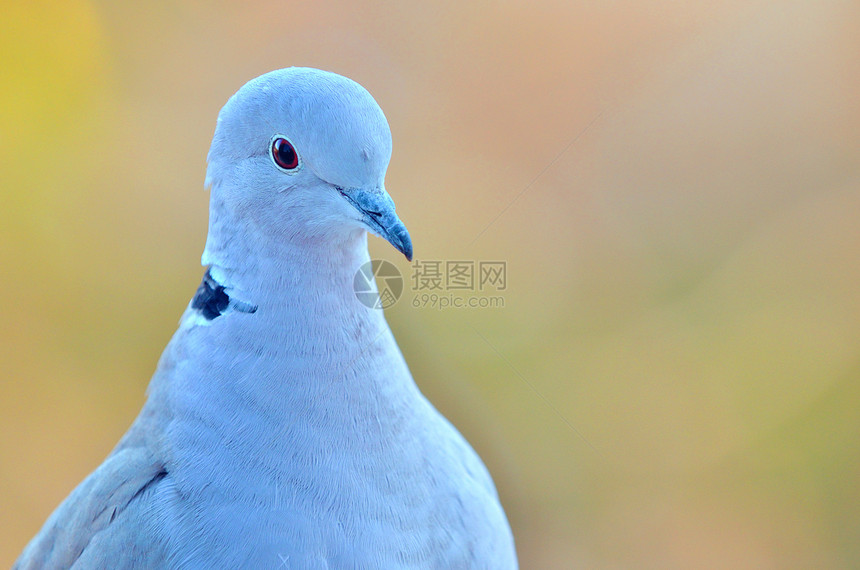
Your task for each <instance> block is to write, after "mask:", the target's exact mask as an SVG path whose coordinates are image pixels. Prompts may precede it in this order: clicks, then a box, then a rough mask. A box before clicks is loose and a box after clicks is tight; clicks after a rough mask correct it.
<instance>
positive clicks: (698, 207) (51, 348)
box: [0, 0, 860, 569]
mask: <svg viewBox="0 0 860 570" xmlns="http://www.w3.org/2000/svg"><path fill="white" fill-rule="evenodd" d="M700 4H701V5H700ZM858 29H860V9H858V6H857V4H856V3H853V2H846V1H836V0H822V1H819V2H800V1H793V0H788V1H785V0H783V1H779V2H777V1H763V0H753V1H747V2H739V1H722V2H710V3H689V2H678V1H670V0H656V1H649V2H645V1H633V2H560V1H556V2H525V1H522V2H520V1H510V2H496V3H486V2H482V3H475V2H473V3H462V2H440V3H424V2H420V3H419V2H412V3H384V2H380V3H372V2H349V3H340V2H315V3H309V2H308V3H292V2H283V1H279V2H274V1H272V2H255V3H245V2H227V1H221V2H202V1H199V0H198V1H191V0H189V1H185V2H173V1H166V0H164V1H160V2H149V3H123V2H87V1H83V0H71V1H70V0H65V1H63V2H51V1H49V0H42V1H36V2H23V1H12V2H8V1H7V2H4V3H3V4H2V17H0V58H2V59H0V161H2V162H0V191H2V208H0V264H2V265H0V267H2V279H0V314H2V318H0V370H2V387H0V390H2V393H0V430H2V432H0V434H2V435H0V566H9V565H10V564H11V562H12V561H13V560H14V558H15V557H16V556H17V554H18V553H19V552H20V550H21V549H22V548H23V546H24V544H25V543H26V541H27V540H28V539H29V538H30V537H31V536H32V535H33V534H34V533H35V532H36V531H37V530H38V529H39V527H40V526H41V524H42V522H43V521H44V519H45V518H46V517H47V515H48V514H49V513H50V512H51V511H52V510H53V509H54V507H56V505H57V504H58V503H59V502H60V500H61V499H62V498H63V497H64V496H65V495H66V494H67V493H68V492H69V491H70V490H71V489H72V488H73V487H74V486H75V485H76V484H77V483H78V482H79V481H80V480H81V479H82V478H83V477H84V476H85V475H86V474H87V473H89V472H90V471H91V470H92V469H93V468H94V467H95V466H96V465H97V464H98V463H99V462H100V461H101V459H102V458H103V457H104V456H105V455H106V454H107V453H108V452H109V450H110V449H111V448H112V447H113V445H114V444H115V443H116V441H117V440H118V438H119V437H120V435H121V434H122V433H123V432H124V431H125V429H126V428H127V427H128V425H129V424H130V422H131V421H132V419H133V418H134V416H135V415H136V413H137V411H138V409H139V408H140V406H141V404H142V402H143V398H144V390H145V387H146V384H147V382H148V379H149V376H150V375H151V373H152V371H153V369H154V367H155V363H156V360H157V358H158V356H159V354H160V352H161V350H162V348H163V347H164V345H165V343H166V342H167V340H168V339H169V338H170V335H171V334H172V333H173V330H174V328H175V326H176V324H177V321H178V318H179V315H180V314H181V312H182V310H183V309H184V307H185V305H186V303H187V302H188V299H189V297H190V296H191V295H192V294H193V292H194V290H195V289H196V287H197V285H198V283H199V280H200V276H201V274H202V269H201V268H200V267H199V255H200V253H201V250H202V247H203V243H204V238H205V232H206V220H207V194H206V192H204V191H203V188H202V186H203V175H204V169H205V157H206V152H207V150H208V146H209V140H210V137H211V135H212V131H213V128H214V124H215V117H216V115H217V112H218V110H219V108H220V107H221V105H223V103H224V102H225V101H226V99H227V98H228V97H229V96H230V95H231V94H232V93H233V92H234V91H235V90H236V89H238V88H239V87H240V86H241V85H242V84H243V83H244V82H245V81H247V80H248V79H251V78H252V77H254V76H256V75H259V74H260V73H263V72H266V71H269V70H271V69H275V68H279V67H286V66H290V65H308V66H313V67H320V68H323V69H328V70H332V71H336V72H339V73H342V74H344V75H347V76H349V77H351V78H353V79H355V80H357V81H358V82H359V83H361V84H363V85H364V86H365V87H367V88H368V90H370V92H371V93H373V95H374V96H375V97H376V98H377V100H378V101H379V103H380V105H381V106H382V108H383V109H384V110H385V113H386V115H387V116H388V119H389V122H390V124H391V129H392V133H393V137H394V154H393V158H392V162H391V166H390V169H389V172H388V177H387V182H386V185H387V187H388V189H389V191H390V192H391V194H392V195H393V196H394V198H395V200H396V201H397V204H398V212H399V214H400V215H401V217H402V218H403V220H404V221H405V222H406V224H407V226H408V227H409V230H410V233H411V235H412V238H413V241H414V244H415V251H416V256H417V257H419V258H421V259H425V260H463V259H466V260H504V261H506V262H507V277H508V288H507V290H506V291H505V292H504V299H505V307H504V308H497V309H461V310H449V311H434V310H431V309H415V308H413V307H412V306H411V304H410V303H409V302H404V300H401V301H400V302H399V303H398V304H396V305H395V306H393V307H391V308H390V309H388V310H387V315H388V319H389V322H390V323H391V325H392V327H393V329H394V332H395V335H396V336H397V338H398V339H399V341H400V345H401V347H402V349H403V351H404V353H405V355H406V358H407V360H408V361H409V363H410V365H411V367H412V371H413V374H414V376H415V377H416V380H417V382H418V383H419V385H420V386H421V388H422V389H423V390H424V392H425V393H426V394H427V395H428V396H429V397H430V399H431V400H432V401H433V402H434V403H436V404H437V406H438V407H439V408H440V410H442V411H443V413H445V414H446V415H447V416H448V417H449V418H451V419H452V421H453V422H454V423H455V424H456V425H457V426H458V427H460V429H461V431H462V432H463V433H464V435H466V437H467V438H468V439H469V440H470V441H471V442H472V443H473V444H474V446H475V447H476V449H477V450H478V451H479V453H480V454H481V455H482V456H483V457H484V459H485V461H486V463H487V464H488V466H489V467H490V469H491V471H492V472H493V474H494V476H495V479H496V482H497V485H498V487H499V492H500V494H501V496H502V500H503V502H504V505H505V507H506V509H507V512H508V515H509V517H510V520H511V524H512V526H513V529H514V533H515V535H516V538H517V545H518V549H519V553H520V557H521V564H522V567H523V568H574V567H576V568H662V569H670V568H679V569H680V568H790V567H798V568H825V567H828V568H836V567H844V568H848V567H855V568H856V567H858V566H860V540H858V537H860V514H858V513H860V192H858V190H860V154H858V151H860V144H858V143H860V134H858V133H860V104H858V102H860V34H858V33H857V30H858ZM500 214H501V215H500ZM476 238H477V239H476ZM371 249H372V252H373V254H374V256H376V257H381V258H385V259H389V260H392V261H394V262H395V263H397V264H398V266H399V267H400V269H401V271H402V272H403V273H404V275H407V276H408V275H410V272H411V270H410V267H409V265H408V264H407V263H406V262H405V261H404V260H402V259H401V258H399V257H398V256H397V255H396V252H394V250H393V249H392V248H390V246H388V245H387V244H385V243H383V242H382V241H381V240H378V239H376V238H373V239H372V240H371ZM408 286H409V283H408V282H407V291H406V293H405V295H406V301H409V299H410V298H411V297H410V296H411V295H412V294H413V293H412V292H411V291H409V289H408Z"/></svg>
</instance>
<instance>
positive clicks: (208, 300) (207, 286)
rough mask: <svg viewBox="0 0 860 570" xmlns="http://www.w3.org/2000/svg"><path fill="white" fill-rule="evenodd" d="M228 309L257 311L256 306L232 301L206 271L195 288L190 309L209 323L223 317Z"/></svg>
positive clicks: (244, 311) (247, 311)
mask: <svg viewBox="0 0 860 570" xmlns="http://www.w3.org/2000/svg"><path fill="white" fill-rule="evenodd" d="M230 307H232V308H233V309H235V310H237V311H239V312H242V313H254V312H256V311H257V306H256V305H249V304H247V303H242V302H241V301H232V300H231V299H230V296H229V295H227V291H225V289H224V286H223V285H221V284H220V283H218V282H217V281H215V279H214V278H213V277H212V274H211V272H210V270H209V269H207V270H206V275H204V276H203V282H202V283H201V284H200V287H198V288H197V293H195V294H194V299H192V300H191V308H192V309H197V310H198V311H200V312H201V313H202V314H203V317H204V318H205V319H206V320H207V321H211V320H213V319H217V318H218V317H220V316H221V315H223V314H224V313H225V312H226V311H227V309H228V308H230Z"/></svg>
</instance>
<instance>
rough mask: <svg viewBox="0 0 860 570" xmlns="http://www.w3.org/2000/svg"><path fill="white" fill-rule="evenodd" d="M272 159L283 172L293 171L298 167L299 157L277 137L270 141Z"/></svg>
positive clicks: (286, 141) (288, 143)
mask: <svg viewBox="0 0 860 570" xmlns="http://www.w3.org/2000/svg"><path fill="white" fill-rule="evenodd" d="M272 158H273V159H274V160H275V164H277V165H278V166H280V167H281V168H283V169H284V170H295V169H296V168H298V166H299V155H298V154H296V149H294V148H293V145H292V144H291V143H290V141H288V140H287V139H285V138H281V137H278V138H276V139H275V140H273V141H272Z"/></svg>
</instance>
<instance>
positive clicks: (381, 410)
mask: <svg viewBox="0 0 860 570" xmlns="http://www.w3.org/2000/svg"><path fill="white" fill-rule="evenodd" d="M321 133H322V134H321ZM281 139H283V140H285V141H287V143H279V144H281V145H283V144H289V145H290V148H291V149H293V150H294V151H295V155H296V157H293V155H291V154H289V153H287V154H284V155H283V156H282V157H280V158H281V159H282V160H279V157H278V156H274V160H273V154H272V153H273V152H277V151H273V150H272V149H273V148H274V149H279V148H282V146H281V147H279V146H278V145H273V141H277V140H281ZM390 149H391V146H390V133H389V131H388V125H387V122H386V121H385V118H384V115H382V112H381V110H379V108H378V106H377V105H376V103H375V101H373V99H372V97H370V95H369V94H368V93H367V92H366V91H364V89H363V88H361V87H360V86H358V84H356V83H354V82H352V81H351V80H348V79H346V78H343V77H341V76H338V75H335V74H332V73H328V72H322V71H318V70H312V69H306V68H289V69H284V70H279V71H275V72H272V73H269V74H266V75H264V76H261V77H260V78H258V79H256V80H254V81H252V82H250V83H249V84H247V85H246V86H245V87H243V88H242V89H241V90H240V91H239V92H238V93H237V94H236V95H234V97H233V98H232V99H231V100H230V102H228V104H227V105H226V106H225V108H224V109H223V110H222V112H221V115H220V116H219V121H218V126H217V128H216V133H215V138H214V140H213V145H212V149H211V151H210V154H209V169H208V172H207V183H208V185H209V186H210V189H211V192H212V194H211V200H210V223H209V235H208V238H207V243H206V248H205V251H204V255H203V262H204V265H208V266H209V270H208V272H207V277H206V279H205V280H204V283H203V284H202V285H201V288H200V289H199V290H198V293H197V295H196V296H195V298H194V299H192V301H191V302H190V303H189V305H188V308H187V309H186V311H185V313H184V315H183V317H182V320H181V322H180V326H179V329H178V331H177V332H176V333H175V335H174V337H173V339H172V340H171V341H170V343H169V344H168V346H167V348H166V350H165V352H164V354H163V355H162V357H161V360H160V362H159V364H158V368H157V370H156V372H155V375H154V376H153V379H152V381H151V383H150V387H149V390H148V399H147V402H146V404H145V405H144V407H143V409H142V411H141V413H140V415H139V416H138V418H137V420H136V421H135V422H134V424H133V425H132V426H131V428H130V429H129V431H128V432H127V433H126V434H125V436H124V437H123V438H122V440H121V441H120V442H119V444H118V445H117V447H116V449H114V451H113V452H112V453H111V455H110V456H109V457H108V458H107V459H106V460H105V462H104V463H103V464H102V465H101V466H100V467H99V468H97V469H96V471H94V472H93V473H92V474H91V475H90V476H89V477H88V478H87V479H85V480H84V481H83V482H82V483H81V484H80V485H79V486H78V487H77V488H76V489H75V490H74V491H73V492H72V494H71V495H70V496H69V497H68V498H67V499H66V500H65V501H64V502H63V503H62V504H61V505H60V507H58V509H57V510H56V511H55V512H54V514H53V515H52V516H51V517H50V518H49V519H48V521H47V522H46V523H45V526H44V527H43V529H42V531H41V532H40V533H39V534H38V535H37V536H36V537H35V538H34V539H33V540H32V541H31V543H30V544H29V545H28V546H27V548H26V549H25V551H24V553H23V554H22V555H21V558H20V559H19V560H18V562H17V563H16V568H70V567H71V568H107V567H110V568H162V567H164V568H279V567H283V568H515V567H516V555H515V552H514V545H513V537H512V535H511V532H510V528H509V526H508V523H507V520H506V518H505V515H504V511H503V510H502V507H501V504H500V503H499V500H498V497H497V494H496V491H495V487H494V485H493V482H492V479H491V478H490V475H489V473H488V472H487V470H486V468H485V467H484V465H483V464H482V462H481V460H480V459H479V457H478V456H477V454H475V452H474V451H473V450H472V448H471V447H470V446H469V444H468V443H467V442H466V441H465V440H464V439H463V438H462V436H461V435H460V434H459V433H458V432H457V430H456V429H455V428H454V427H453V426H452V425H451V424H450V423H449V422H448V421H447V420H445V419H444V418H443V417H442V416H441V414H439V413H438V412H437V411H436V410H435V409H434V408H433V406H432V405H431V404H430V403H429V402H428V401H427V400H426V399H425V398H424V397H423V395H422V394H421V393H420V391H419V390H418V388H417V386H416V385H415V383H414V381H413V380H412V376H411V374H410V372H409V369H408V367H407V365H406V362H405V361H404V359H403V356H402V354H401V352H400V350H399V348H398V346H397V343H396V341H395V339H394V337H393V335H392V333H391V330H390V329H389V327H388V325H387V323H386V322H385V318H384V315H383V313H382V311H379V310H374V309H370V308H367V307H365V306H364V305H363V304H361V303H359V302H358V301H357V299H356V298H355V294H354V291H353V278H354V275H355V272H356V271H357V270H358V268H359V267H361V266H362V264H364V263H366V262H367V261H369V256H368V253H367V231H368V230H370V231H373V232H374V233H378V234H379V235H381V236H382V237H384V238H386V239H388V241H390V242H391V243H392V244H393V245H394V246H395V247H396V248H397V249H399V250H400V251H402V252H403V253H404V254H405V255H407V257H411V253H412V249H411V241H410V240H409V236H408V233H406V231H405V227H403V225H402V223H401V222H400V220H399V218H397V217H396V215H395V213H394V205H393V202H392V201H391V198H390V197H389V196H388V194H387V192H385V189H384V186H383V178H384V174H385V169H386V168H387V164H388V159H389V157H390V151H391V150H390ZM284 157H287V158H288V159H289V158H292V159H294V160H293V162H292V163H290V164H287V166H288V167H289V166H292V164H296V165H297V166H295V167H294V168H283V165H284V164H286V162H285V160H284ZM287 162H289V161H288V160H287Z"/></svg>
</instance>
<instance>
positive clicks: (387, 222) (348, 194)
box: [335, 186, 412, 261]
mask: <svg viewBox="0 0 860 570" xmlns="http://www.w3.org/2000/svg"><path fill="white" fill-rule="evenodd" d="M335 188H336V189H337V191H338V192H340V195H341V196H343V197H344V198H346V201H347V202H349V203H350V204H352V205H353V207H354V208H355V209H356V210H358V211H359V213H360V214H361V216H362V221H363V222H364V223H365V225H367V227H368V229H369V230H370V231H371V232H373V233H375V234H376V235H378V236H379V237H381V238H383V239H384V240H386V241H387V242H388V243H390V244H391V245H393V246H394V248H395V249H396V250H397V251H399V252H400V253H402V254H403V255H405V256H406V259H407V260H409V261H412V240H411V239H410V238H409V232H408V231H406V226H404V225H403V222H401V221H400V218H398V217H397V214H396V213H395V212H394V200H392V199H391V196H389V195H388V192H386V191H385V190H384V189H378V190H372V191H371V190H364V189H362V188H341V187H339V186H335Z"/></svg>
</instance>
